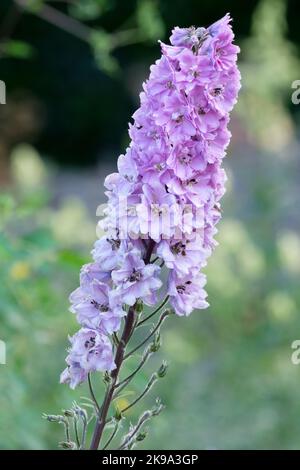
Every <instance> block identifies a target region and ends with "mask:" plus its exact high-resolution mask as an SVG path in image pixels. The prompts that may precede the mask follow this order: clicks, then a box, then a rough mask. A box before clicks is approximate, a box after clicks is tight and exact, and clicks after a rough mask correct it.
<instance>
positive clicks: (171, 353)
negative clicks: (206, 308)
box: [164, 312, 201, 364]
mask: <svg viewBox="0 0 300 470" xmlns="http://www.w3.org/2000/svg"><path fill="white" fill-rule="evenodd" d="M198 313H199V312H198ZM200 313H201V312H200ZM200 313H199V314H200ZM196 315H197V313H196ZM183 320H184V319H183ZM179 321H180V319H179ZM164 349H165V350H166V352H167V355H168V357H174V358H175V359H176V361H180V362H182V363H185V364H189V363H192V362H194V361H195V360H196V359H197V357H199V348H198V347H197V345H194V344H192V343H191V342H190V341H189V339H188V338H185V337H184V336H182V335H181V334H180V333H179V332H178V331H171V330H169V331H166V332H165V334H164Z"/></svg>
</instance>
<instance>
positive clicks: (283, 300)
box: [265, 291, 297, 321]
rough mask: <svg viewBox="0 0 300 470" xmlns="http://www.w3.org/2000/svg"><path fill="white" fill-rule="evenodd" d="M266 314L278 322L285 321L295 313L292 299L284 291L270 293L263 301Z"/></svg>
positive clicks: (295, 308)
mask: <svg viewBox="0 0 300 470" xmlns="http://www.w3.org/2000/svg"><path fill="white" fill-rule="evenodd" d="M265 306H266V309H267V312H268V313H269V314H270V315H271V316H272V317H273V318H274V319H275V320H279V321H286V320H289V319H291V318H292V317H293V315H294V314H296V313H297V307H296V303H295V301H294V299H293V298H292V297H291V296H290V295H289V294H288V293H287V292H285V291H275V292H271V293H270V294H269V295H268V296H267V298H266V301H265Z"/></svg>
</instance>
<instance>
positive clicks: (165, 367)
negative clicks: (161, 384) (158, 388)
mask: <svg viewBox="0 0 300 470" xmlns="http://www.w3.org/2000/svg"><path fill="white" fill-rule="evenodd" d="M168 367H169V366H168V364H167V362H165V361H163V363H162V365H161V366H160V368H159V369H158V371H157V375H158V377H159V378H160V379H161V378H163V377H164V376H165V375H166V373H167V370H168Z"/></svg>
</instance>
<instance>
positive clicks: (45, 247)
mask: <svg viewBox="0 0 300 470" xmlns="http://www.w3.org/2000/svg"><path fill="white" fill-rule="evenodd" d="M225 4H226V5H225ZM227 11H229V12H230V13H231V15H232V16H233V18H234V22H233V27H234V31H235V33H236V41H237V43H238V44H239V45H240V46H241V49H242V53H241V55H240V68H241V72H242V78H243V80H242V84H243V89H242V91H241V94H240V100H239V104H238V106H237V107H236V109H235V111H234V113H233V116H232V121H231V130H232V132H233V138H232V143H231V145H230V148H229V151H228V157H227V158H226V161H225V166H226V169H227V171H228V176H229V181H228V191H227V194H226V196H225V197H224V200H223V209H224V212H223V221H222V222H221V223H220V226H219V229H220V231H219V235H218V240H219V242H220V245H219V247H218V248H217V250H216V252H215V254H214V255H213V257H212V259H211V260H210V262H209V266H208V268H207V274H208V292H209V301H210V305H211V306H210V308H209V309H208V310H206V311H201V312H197V311H196V312H194V313H193V315H192V316H191V317H190V318H189V319H182V318H174V319H172V320H170V321H169V322H168V324H166V325H165V326H164V333H163V338H164V342H163V347H162V349H161V351H160V352H159V353H158V355H157V357H156V358H155V359H154V360H153V361H152V363H149V365H148V368H146V370H145V372H144V374H142V375H141V376H140V377H139V380H137V381H136V382H135V383H134V384H133V386H132V388H131V393H132V396H133V397H134V396H136V394H137V393H138V392H139V391H141V390H142V389H143V386H144V385H145V383H146V381H147V377H148V376H149V373H150V372H151V371H152V369H155V368H156V367H157V366H158V365H159V364H160V362H161V361H162V359H163V358H165V359H167V360H168V361H169V362H170V369H169V373H168V375H167V377H166V378H165V379H163V380H162V381H161V383H160V384H159V387H158V388H156V389H153V391H152V392H151V393H150V395H149V396H148V397H147V399H146V402H147V405H149V406H151V405H152V404H153V402H154V400H155V398H156V396H157V395H160V396H161V397H162V399H163V402H164V403H165V404H166V409H165V410H164V412H163V413H162V414H161V415H160V416H159V417H158V418H156V419H155V421H153V423H152V424H151V425H150V432H149V435H148V437H147V440H146V441H145V442H144V443H143V446H144V447H145V448H148V449H193V448H194V449H221V448H225V449H251V448H252V449H253V448H257V449H263V448H282V449H296V448H298V449H299V448H300V400H299V385H300V366H298V367H297V366H295V365H293V364H292V362H291V354H292V349H291V343H292V341H294V340H295V339H300V289H299V275H300V236H299V233H300V232H299V229H300V217H299V207H300V195H299V183H300V160H299V150H300V142H299V137H300V136H299V126H300V113H299V111H300V105H298V106H297V105H296V104H293V103H292V100H291V96H292V93H293V91H295V90H293V89H292V83H293V82H294V81H295V80H300V29H299V15H300V9H299V2H297V1H296V0H294V1H293V0H251V1H248V2H241V1H239V0H235V1H234V0H228V1H226V2H223V1H221V0H210V2H199V1H198V0H186V1H180V0H172V1H171V0H170V1H167V0H165V1H163V0H157V1H155V0H136V1H121V0H119V1H118V0H68V1H45V0H27V1H26V0H18V1H15V2H13V1H8V0H7V1H6V0H2V1H1V3H0V18H1V21H0V38H1V42H0V80H3V81H4V82H5V84H6V104H0V339H1V340H3V341H5V342H6V345H7V364H6V365H0V422H1V426H0V448H2V449H18V448H19V449H49V448H50V449H54V448H56V447H57V443H58V441H59V440H61V439H62V430H61V429H60V428H59V426H57V425H56V424H50V423H47V422H46V421H45V420H43V419H42V418H41V415H42V413H43V412H50V413H58V412H59V411H60V410H61V409H62V408H67V407H69V406H70V405H71V403H72V400H74V399H76V400H78V401H80V400H81V398H80V397H81V396H86V395H87V394H88V391H87V389H86V387H85V386H82V387H81V388H79V390H76V391H75V392H72V391H70V390H69V389H68V388H67V387H66V386H64V385H59V384H58V378H59V373H60V371H61V370H62V369H63V368H64V358H65V348H66V346H67V335H68V334H69V333H73V332H74V331H75V329H76V323H75V319H74V317H73V315H72V314H71V313H69V312H68V295H69V293H70V292H71V291H72V290H73V289H74V288H75V287H77V283H78V272H79V269H80V266H81V265H82V263H84V262H87V261H89V252H90V249H91V247H92V244H93V241H94V240H95V238H96V233H95V227H96V223H97V218H96V207H97V206H98V204H99V203H101V202H103V201H104V190H103V185H102V183H103V178H104V176H105V175H106V174H107V173H109V172H111V171H112V170H114V168H115V165H116V159H117V157H118V155H119V154H120V153H122V151H124V149H125V147H126V145H127V143H128V135H127V123H128V121H130V118H131V115H132V113H133V112H134V110H135V109H136V108H137V106H138V96H139V92H140V90H141V84H142V81H143V80H144V79H145V78H146V77H147V74H148V71H149V66H150V64H151V63H153V62H154V61H155V59H156V58H158V57H159V55H160V51H159V46H158V43H157V40H158V39H162V40H165V41H166V40H167V38H168V36H169V35H170V31H171V29H172V28H173V27H174V26H175V25H178V26H190V25H191V24H195V25H197V26H202V25H204V26H205V25H208V24H210V23H211V22H214V21H216V20H217V19H219V18H220V17H222V16H223V15H224V14H225V13H226V12H227ZM2 91H3V90H2ZM99 382H100V380H99ZM97 387H98V385H97ZM97 392H98V393H99V394H100V393H101V385H99V389H98V388H97ZM122 400H123V402H124V401H125V403H126V401H128V400H131V396H129V398H128V397H123V399H122ZM117 406H118V404H117ZM119 406H120V404H119ZM121 407H123V406H121ZM140 410H141V408H138V409H137V411H135V412H132V414H129V413H128V418H129V420H131V421H134V420H135V419H136V417H137V413H138V411H140Z"/></svg>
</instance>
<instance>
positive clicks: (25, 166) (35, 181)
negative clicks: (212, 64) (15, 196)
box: [11, 143, 47, 190]
mask: <svg viewBox="0 0 300 470" xmlns="http://www.w3.org/2000/svg"><path fill="white" fill-rule="evenodd" d="M11 173H12V178H13V180H14V182H15V183H16V185H17V186H18V187H19V188H21V189H25V190H33V189H37V188H40V187H42V186H43V184H44V183H45V180H46V176H47V169H46V166H45V164H44V162H43V160H42V159H41V157H40V154H39V153H38V152H37V151H36V149H35V148H34V147H32V146H31V145H29V144H25V143H23V144H19V145H17V146H16V147H15V148H14V149H13V151H12V153H11Z"/></svg>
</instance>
